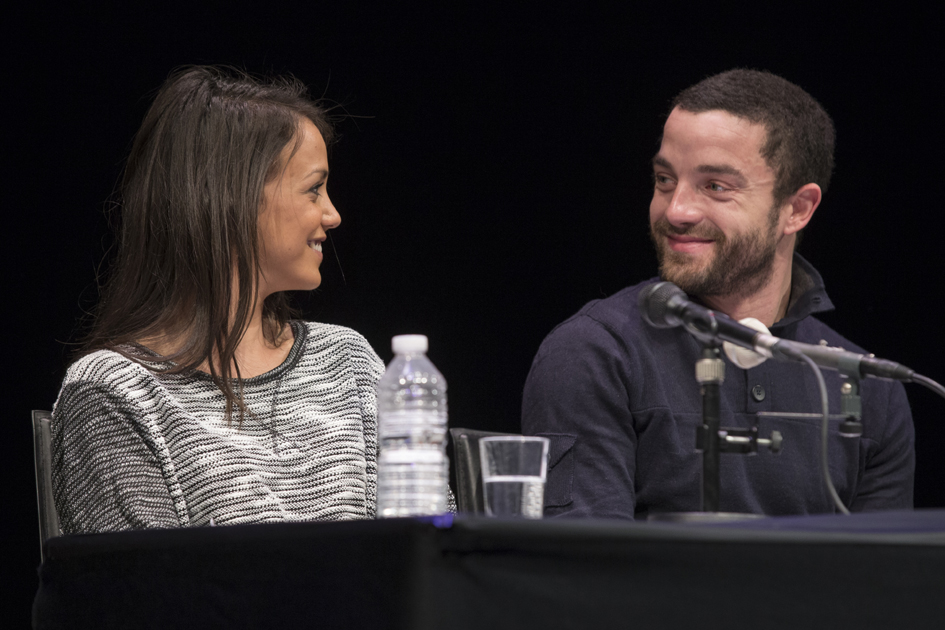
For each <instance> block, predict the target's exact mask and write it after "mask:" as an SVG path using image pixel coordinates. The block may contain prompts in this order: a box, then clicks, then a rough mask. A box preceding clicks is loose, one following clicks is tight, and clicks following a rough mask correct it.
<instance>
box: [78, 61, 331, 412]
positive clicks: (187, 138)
mask: <svg viewBox="0 0 945 630" xmlns="http://www.w3.org/2000/svg"><path fill="white" fill-rule="evenodd" d="M306 118H307V119H309V120H311V121H312V122H313V123H314V124H315V126H316V127H317V128H318V130H319V131H320V132H321V134H322V136H323V137H324V139H325V142H326V143H330V142H331V141H332V137H333V134H332V128H331V124H330V122H329V121H328V118H327V116H326V113H325V110H323V109H322V108H321V107H319V106H318V105H317V104H316V103H314V102H312V101H311V100H309V99H308V98H307V96H306V90H305V87H304V85H302V84H301V83H300V82H299V81H297V80H295V79H289V78H278V79H274V80H265V81H262V80H257V79H255V78H252V77H250V76H248V75H246V74H244V73H242V72H239V71H236V70H233V69H229V68H219V67H206V66H198V67H189V68H184V69H182V70H178V71H176V72H175V73H173V74H172V75H171V76H170V77H169V78H168V79H167V81H166V82H165V83H164V85H163V86H162V88H161V89H160V91H159V92H158V94H157V97H156V98H155V100H154V103H153V104H152V105H151V108H150V109H149V110H148V113H147V115H146V116H145V118H144V122H143V123H142V124H141V128H140V129H139V130H138V133H137V135H136V136H135V139H134V144H133V146H132V149H131V154H130V156H129V157H128V163H127V165H126V167H125V173H124V177H123V179H122V183H121V188H120V197H119V206H120V211H121V219H120V220H121V222H120V229H119V239H118V252H117V256H116V259H115V262H114V264H113V265H112V267H111V269H110V272H109V274H108V277H107V280H106V283H105V286H104V288H103V291H102V294H101V299H100V301H99V304H98V307H97V309H96V311H95V313H94V315H95V318H94V321H93V324H92V328H91V331H90V332H89V334H88V336H87V337H86V339H85V341H84V344H83V348H82V354H87V353H90V352H94V351H96V350H100V349H108V350H113V351H115V352H119V353H121V354H123V355H124V356H126V357H128V358H130V359H133V360H136V361H141V362H145V363H147V364H152V365H153V363H154V362H156V361H157V362H165V363H163V365H161V366H160V369H161V370H162V371H165V372H171V373H178V372H189V371H192V370H194V369H196V368H197V367H198V366H201V365H202V364H205V363H206V364H208V365H209V369H210V376H211V378H212V379H213V381H214V382H215V383H216V384H217V386H219V388H220V390H221V391H222V392H223V393H224V395H225V396H226V417H227V418H228V419H229V418H230V417H232V413H233V411H234V410H235V409H238V410H239V414H240V417H241V418H242V416H243V413H244V412H245V409H246V408H245V405H244V403H243V399H242V395H241V387H240V386H239V385H238V381H237V382H236V385H235V386H234V381H233V380H232V379H233V378H234V377H235V378H237V379H238V378H239V377H240V371H239V366H238V365H237V364H236V361H235V356H234V355H235V352H236V348H237V346H238V345H239V342H240V339H241V338H242V336H243V335H244V334H245V332H246V329H247V327H248V326H249V323H250V320H251V318H252V309H253V304H254V303H255V301H256V295H255V291H256V286H257V282H256V280H257V277H258V274H259V273H260V268H259V242H258V237H257V217H258V214H259V211H260V207H261V204H262V202H263V187H264V185H265V184H266V182H268V181H270V180H271V179H273V178H275V177H278V176H279V175H280V173H281V168H282V167H283V164H282V162H283V160H281V159H280V157H281V153H282V151H283V149H284V148H286V147H287V146H288V145H289V143H291V142H293V141H294V142H295V143H296V145H295V147H294V149H297V148H298V144H297V143H298V141H299V139H300V136H299V129H300V126H301V123H302V121H303V120H304V119H306ZM234 291H235V293H236V295H235V296H234V295H233V293H234ZM234 297H235V299H234ZM234 304H235V309H234V308H233V305H234ZM292 315H293V312H292V310H291V308H290V306H289V303H288V300H287V298H286V296H285V295H284V294H282V293H275V294H273V295H270V296H269V297H267V298H266V300H265V302H264V306H263V333H264V335H265V337H266V339H267V340H268V341H269V342H271V343H273V344H278V340H279V339H280V337H281V336H282V335H283V332H284V330H285V327H286V324H287V323H288V320H289V319H290V317H291V316H292ZM154 338H161V339H165V340H173V343H174V344H175V348H176V349H175V351H174V352H172V353H169V354H166V355H160V356H159V357H157V358H155V357H154V356H153V355H152V354H149V353H147V352H145V351H144V350H143V349H141V348H140V347H136V346H135V345H132V344H133V343H134V342H137V341H141V340H146V339H154ZM166 362H173V364H172V365H171V364H168V363H166Z"/></svg>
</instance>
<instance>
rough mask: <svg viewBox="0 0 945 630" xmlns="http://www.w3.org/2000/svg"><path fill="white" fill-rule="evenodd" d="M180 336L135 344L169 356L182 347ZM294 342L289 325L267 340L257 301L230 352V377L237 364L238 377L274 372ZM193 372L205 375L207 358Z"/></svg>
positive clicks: (150, 338) (143, 340)
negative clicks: (241, 333)
mask: <svg viewBox="0 0 945 630" xmlns="http://www.w3.org/2000/svg"><path fill="white" fill-rule="evenodd" d="M233 317H234V318H235V309H233ZM182 337H185V335H179V336H178V335H171V334H162V335H155V336H153V337H148V338H145V339H140V340H139V341H138V343H140V344H141V345H142V346H145V347H146V348H150V349H151V350H153V351H154V352H157V353H158V354H160V355H162V356H170V355H173V354H175V353H177V352H178V351H180V349H181V346H182V345H183V341H182ZM294 340H295V336H294V334H293V332H292V327H291V326H286V327H285V328H284V329H283V330H281V331H278V334H277V335H276V337H275V339H274V340H273V341H270V340H269V339H268V338H267V336H266V328H265V325H264V320H263V302H262V301H261V300H260V301H258V302H257V304H256V305H255V307H254V308H253V311H252V314H251V316H250V320H249V324H248V325H247V327H246V330H245V331H244V333H243V335H242V337H241V338H240V341H239V345H237V347H236V351H235V352H234V359H235V363H234V364H233V365H231V366H230V375H231V376H234V377H235V376H236V368H237V365H238V366H239V375H240V377H241V378H252V377H254V376H259V375H260V374H265V373H266V372H270V371H272V370H274V369H275V368H277V367H279V366H280V365H282V363H283V362H284V361H285V360H286V358H287V357H288V356H289V352H290V351H291V350H292V344H293V342H294ZM212 358H213V360H214V361H217V363H216V367H217V369H216V370H215V371H216V373H217V374H219V373H220V372H221V370H220V369H219V368H220V365H219V359H218V358H217V356H216V353H215V352H214V356H213V357H212ZM197 370H199V371H201V372H206V373H208V374H209V373H210V359H209V358H208V359H207V360H205V361H204V362H203V363H201V364H200V365H199V366H197Z"/></svg>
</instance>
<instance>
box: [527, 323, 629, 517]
mask: <svg viewBox="0 0 945 630" xmlns="http://www.w3.org/2000/svg"><path fill="white" fill-rule="evenodd" d="M630 378H631V374H630V366H629V356H628V350H627V348H626V346H625V344H624V343H623V342H622V341H621V340H620V338H619V337H618V336H617V335H615V334H613V333H612V331H610V330H609V329H607V328H606V327H605V326H604V325H602V324H601V323H599V322H598V321H595V320H594V319H592V318H591V317H588V316H586V315H578V316H575V317H573V318H572V319H570V320H568V321H567V322H565V323H563V324H562V325H560V326H559V327H558V328H556V329H555V330H554V331H552V332H551V334H550V335H548V337H547V338H546V339H545V341H544V342H543V343H542V345H541V348H540V349H539V351H538V354H537V355H536V357H535V360H534V362H533V363H532V368H531V371H530V372H529V375H528V380H527V381H526V383H525V391H524V395H523V400H522V431H523V432H524V433H525V434H526V435H542V436H545V437H548V438H550V439H551V442H552V443H551V453H550V461H549V470H548V482H547V485H546V488H545V514H546V515H547V516H585V517H586V516H593V517H598V518H628V519H632V518H633V513H634V501H635V495H634V467H635V454H636V433H635V431H634V427H633V418H632V416H631V414H630V404H629V399H628V383H629V381H630Z"/></svg>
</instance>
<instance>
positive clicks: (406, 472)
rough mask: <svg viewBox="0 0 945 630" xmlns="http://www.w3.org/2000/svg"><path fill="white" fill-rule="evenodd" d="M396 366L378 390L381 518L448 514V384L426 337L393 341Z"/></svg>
mask: <svg viewBox="0 0 945 630" xmlns="http://www.w3.org/2000/svg"><path fill="white" fill-rule="evenodd" d="M392 345H393V349H394V355H395V356H394V360H393V361H391V363H390V365H389V366H388V367H387V371H386V372H385V373H384V376H383V377H381V380H380V382H379V383H378V384H377V415H378V440H379V442H380V456H379V457H378V466H377V515H378V517H381V518H388V517H395V516H422V515H430V514H442V513H444V512H446V509H447V508H446V492H447V490H446V488H447V481H448V478H449V461H448V460H447V457H446V419H447V410H446V380H445V379H444V378H443V375H442V374H440V372H439V371H438V370H437V369H436V367H434V365H433V363H432V362H431V361H430V359H428V358H427V356H426V351H427V338H426V337H425V336H424V335H399V336H397V337H394V339H393V344H392Z"/></svg>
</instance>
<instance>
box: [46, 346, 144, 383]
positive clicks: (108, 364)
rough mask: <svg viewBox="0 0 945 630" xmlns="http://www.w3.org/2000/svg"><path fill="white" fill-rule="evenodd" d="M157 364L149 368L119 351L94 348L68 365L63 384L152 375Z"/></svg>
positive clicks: (119, 379) (120, 379)
mask: <svg viewBox="0 0 945 630" xmlns="http://www.w3.org/2000/svg"><path fill="white" fill-rule="evenodd" d="M129 350H130V348H129ZM159 365H160V364H153V365H152V368H151V369H149V368H148V367H147V366H146V365H145V364H144V363H142V362H140V361H135V360H134V359H132V358H130V357H127V356H125V355H124V354H122V353H120V352H115V351H114V350H96V351H95V352H91V353H89V354H86V355H83V356H81V357H79V358H78V359H76V361H75V362H74V363H72V365H70V366H69V368H68V369H67V370H66V377H65V380H64V384H65V383H71V382H79V381H93V382H102V381H112V380H118V381H122V380H127V379H128V378H129V377H134V376H142V377H153V374H154V372H153V369H154V368H156V367H158V366H159Z"/></svg>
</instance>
